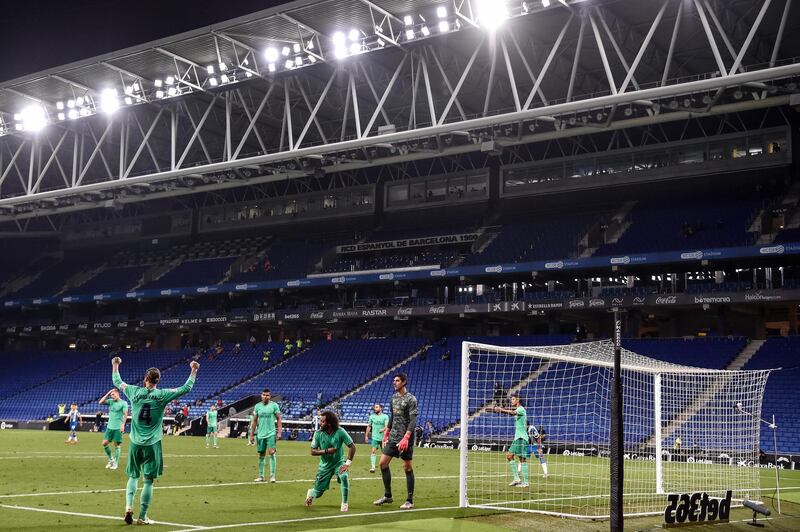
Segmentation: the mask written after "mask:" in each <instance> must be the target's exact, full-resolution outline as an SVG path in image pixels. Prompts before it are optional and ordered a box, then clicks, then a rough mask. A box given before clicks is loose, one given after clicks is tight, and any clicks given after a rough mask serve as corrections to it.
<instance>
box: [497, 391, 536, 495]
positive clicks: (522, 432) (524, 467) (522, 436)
mask: <svg viewBox="0 0 800 532" xmlns="http://www.w3.org/2000/svg"><path fill="white" fill-rule="evenodd" d="M489 410H490V411H492V412H497V413H499V414H508V415H509V416H514V441H513V442H511V445H510V446H509V448H508V452H507V453H506V460H508V465H509V467H510V468H511V474H512V475H514V479H513V480H512V481H511V484H509V486H519V487H520V488H527V487H528V457H529V456H530V454H529V452H528V444H529V443H530V441H529V439H528V414H527V412H525V408H524V407H523V406H522V404H521V403H520V400H519V397H517V396H516V395H512V396H511V408H502V407H499V406H495V407H490V408H489ZM514 457H516V458H517V459H518V460H519V463H520V470H521V471H522V480H521V481H520V478H519V474H518V473H517V466H516V464H515V463H514Z"/></svg>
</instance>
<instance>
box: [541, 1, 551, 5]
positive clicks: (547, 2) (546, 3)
mask: <svg viewBox="0 0 800 532" xmlns="http://www.w3.org/2000/svg"><path fill="white" fill-rule="evenodd" d="M542 7H550V0H542Z"/></svg>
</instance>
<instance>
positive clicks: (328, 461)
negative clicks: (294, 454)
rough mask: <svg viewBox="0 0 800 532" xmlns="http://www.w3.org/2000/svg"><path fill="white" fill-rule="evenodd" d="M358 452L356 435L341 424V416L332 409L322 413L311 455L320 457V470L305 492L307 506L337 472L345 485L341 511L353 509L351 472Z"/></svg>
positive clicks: (324, 488) (321, 492)
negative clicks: (311, 486)
mask: <svg viewBox="0 0 800 532" xmlns="http://www.w3.org/2000/svg"><path fill="white" fill-rule="evenodd" d="M343 445H346V446H347V460H345V459H344V453H343V452H342V446H343ZM355 455H356V446H355V444H354V443H353V438H351V437H350V435H349V434H348V433H347V431H345V430H344V429H343V428H341V427H340V426H339V418H338V417H336V414H335V413H333V412H323V413H322V417H321V419H320V430H318V431H317V432H315V433H314V441H313V442H312V443H311V456H319V457H320V458H319V470H317V478H316V479H315V481H314V487H313V488H311V489H310V490H308V492H307V493H306V506H308V507H309V508H310V507H311V505H312V504H313V502H314V499H318V498H320V497H322V494H323V493H325V491H326V490H327V489H328V487H329V486H330V484H331V478H332V477H333V476H334V475H336V477H337V479H338V481H339V483H340V484H341V485H342V488H341V489H342V507H341V508H342V511H343V512H346V511H348V510H349V509H350V506H349V500H350V475H349V474H348V471H349V469H350V464H352V463H353V457H354V456H355Z"/></svg>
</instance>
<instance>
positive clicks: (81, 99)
mask: <svg viewBox="0 0 800 532" xmlns="http://www.w3.org/2000/svg"><path fill="white" fill-rule="evenodd" d="M83 102H84V100H83V96H78V99H77V100H75V105H77V106H78V107H80V106H81V105H83Z"/></svg>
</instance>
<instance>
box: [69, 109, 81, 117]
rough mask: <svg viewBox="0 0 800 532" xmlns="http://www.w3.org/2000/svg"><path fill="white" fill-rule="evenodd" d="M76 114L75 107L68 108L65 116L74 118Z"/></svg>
mask: <svg viewBox="0 0 800 532" xmlns="http://www.w3.org/2000/svg"><path fill="white" fill-rule="evenodd" d="M78 116H79V115H78V110H77V109H70V110H69V111H67V118H69V119H70V120H75V119H76V118H78Z"/></svg>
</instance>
